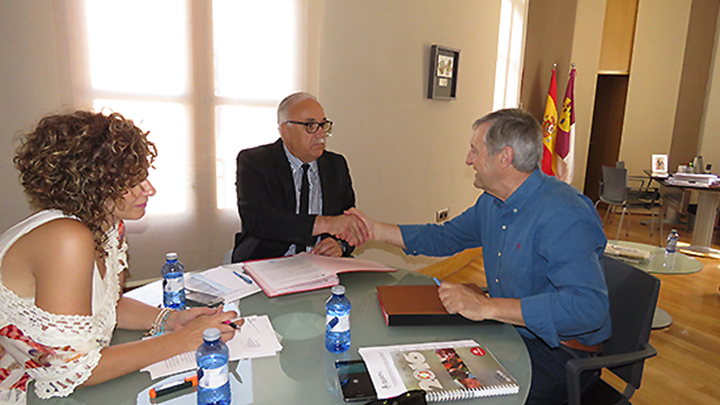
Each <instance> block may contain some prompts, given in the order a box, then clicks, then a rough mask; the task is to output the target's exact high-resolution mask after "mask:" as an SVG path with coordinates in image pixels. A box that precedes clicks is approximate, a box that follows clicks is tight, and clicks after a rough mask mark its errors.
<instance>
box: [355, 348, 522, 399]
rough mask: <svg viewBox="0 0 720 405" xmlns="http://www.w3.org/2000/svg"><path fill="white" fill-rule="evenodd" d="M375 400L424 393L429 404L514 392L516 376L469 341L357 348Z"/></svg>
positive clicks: (483, 349)
mask: <svg viewBox="0 0 720 405" xmlns="http://www.w3.org/2000/svg"><path fill="white" fill-rule="evenodd" d="M358 352H359V353H360V356H362V358H363V360H364V361H365V365H366V367H367V369H368V372H369V374H370V378H371V379H372V382H373V386H374V387H375V391H376V392H377V396H378V398H380V399H385V398H390V397H394V396H397V395H400V394H402V393H403V392H406V391H409V390H416V389H421V390H423V391H425V393H426V396H425V398H426V399H427V401H428V402H444V401H455V400H460V399H472V398H482V397H491V396H498V395H513V394H517V393H519V392H520V386H519V385H518V383H517V381H516V380H515V378H513V377H512V376H511V375H510V373H508V371H507V370H505V368H504V367H503V366H502V365H501V364H500V363H499V362H498V361H497V359H496V358H495V356H493V355H492V353H490V351H489V350H488V348H487V347H483V346H481V345H479V344H478V343H477V342H475V341H474V340H461V341H453V342H439V343H421V344H409V345H396V346H381V347H365V348H360V349H359V350H358Z"/></svg>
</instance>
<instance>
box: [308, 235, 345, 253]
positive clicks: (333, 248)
mask: <svg viewBox="0 0 720 405" xmlns="http://www.w3.org/2000/svg"><path fill="white" fill-rule="evenodd" d="M310 253H312V254H314V255H321V256H332V257H340V256H342V254H343V251H342V246H340V242H338V241H336V240H335V239H333V238H325V239H323V240H321V241H320V243H318V244H317V245H315V247H314V248H313V250H312V252H310Z"/></svg>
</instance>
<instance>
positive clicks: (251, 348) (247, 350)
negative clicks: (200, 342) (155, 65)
mask: <svg viewBox="0 0 720 405" xmlns="http://www.w3.org/2000/svg"><path fill="white" fill-rule="evenodd" d="M227 345H228V348H230V360H240V359H252V358H258V357H268V356H274V355H276V354H277V353H278V352H279V351H280V350H282V345H281V344H280V341H279V340H278V336H277V334H276V333H275V330H274V329H273V327H272V324H271V323H270V318H268V317H267V315H260V316H258V315H252V316H248V317H246V318H245V323H244V324H243V325H242V326H241V327H240V330H238V331H236V332H235V337H233V338H232V340H230V341H229V342H227ZM194 368H197V363H196V362H195V352H187V353H183V354H179V355H177V356H175V357H171V358H169V359H167V360H164V361H160V362H157V363H155V364H152V365H150V366H148V367H145V368H143V369H142V370H140V371H147V372H149V373H150V378H152V379H153V380H154V379H156V378H160V377H164V376H166V375H171V374H176V373H181V372H183V371H187V370H192V369H194Z"/></svg>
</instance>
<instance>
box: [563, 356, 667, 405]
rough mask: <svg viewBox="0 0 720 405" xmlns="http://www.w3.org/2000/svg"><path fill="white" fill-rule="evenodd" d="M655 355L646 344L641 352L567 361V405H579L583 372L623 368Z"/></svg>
mask: <svg viewBox="0 0 720 405" xmlns="http://www.w3.org/2000/svg"><path fill="white" fill-rule="evenodd" d="M655 355H657V350H656V349H655V348H654V347H653V346H652V345H651V344H650V343H647V344H646V345H645V346H644V347H643V348H642V349H641V350H638V351H636V352H630V353H622V354H613V355H610V356H598V357H593V358H587V359H570V360H568V362H567V363H566V364H565V378H566V380H567V390H568V405H580V374H581V373H582V372H583V371H588V370H599V369H602V368H610V367H618V366H624V365H628V364H632V363H635V362H637V361H640V360H644V359H648V358H650V357H653V356H655Z"/></svg>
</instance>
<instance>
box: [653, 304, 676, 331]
mask: <svg viewBox="0 0 720 405" xmlns="http://www.w3.org/2000/svg"><path fill="white" fill-rule="evenodd" d="M672 322H673V319H672V316H670V314H668V313H667V312H666V311H665V310H664V309H662V308H658V307H655V315H654V316H653V322H652V328H653V329H662V328H667V327H668V326H670V325H671V324H672Z"/></svg>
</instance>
